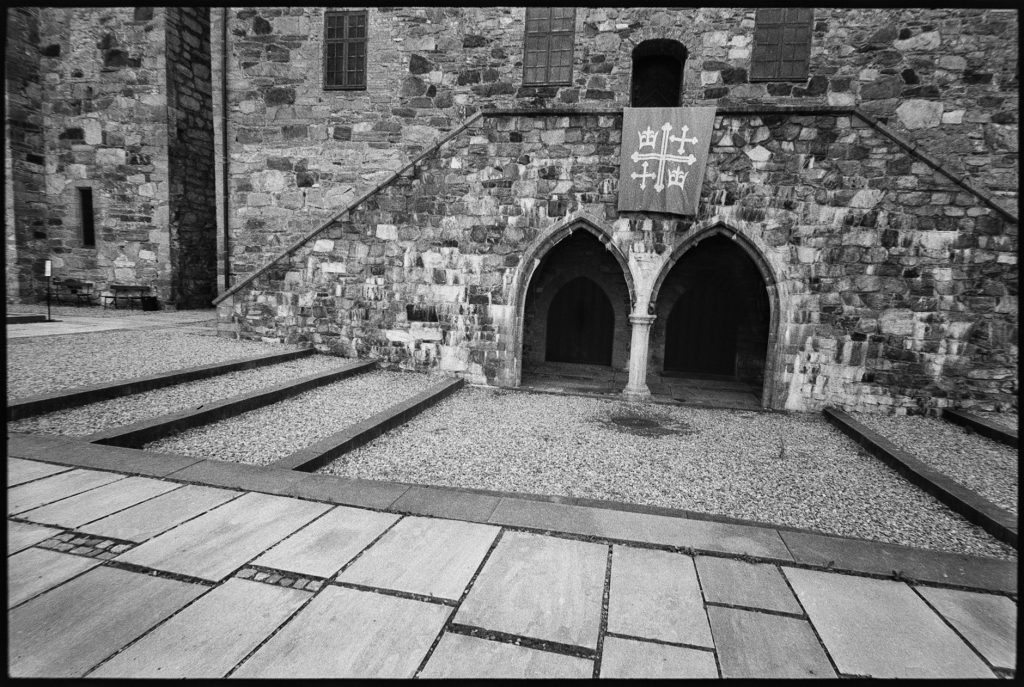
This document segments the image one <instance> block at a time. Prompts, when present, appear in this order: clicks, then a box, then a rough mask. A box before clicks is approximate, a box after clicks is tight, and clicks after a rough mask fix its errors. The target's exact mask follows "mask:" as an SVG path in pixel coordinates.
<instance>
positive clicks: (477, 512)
mask: <svg viewBox="0 0 1024 687" xmlns="http://www.w3.org/2000/svg"><path fill="white" fill-rule="evenodd" d="M499 500H501V497H500V496H489V495H486V494H473V493H470V492H465V491H460V490H457V489H443V488H438V487H421V486H411V487H409V489H408V491H406V492H405V493H404V494H402V496H401V497H400V498H399V499H398V500H397V501H395V502H394V503H393V504H391V508H392V509H393V510H396V511H399V512H402V513H413V514H414V515H432V516H435V517H438V518H453V519H455V520H471V521H473V522H487V519H488V518H490V517H491V514H492V513H493V512H494V509H495V508H496V507H497V505H498V501H499Z"/></svg>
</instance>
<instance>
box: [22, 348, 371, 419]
mask: <svg viewBox="0 0 1024 687" xmlns="http://www.w3.org/2000/svg"><path fill="white" fill-rule="evenodd" d="M351 363H352V361H351V360H346V359H344V358H338V357H336V356H329V355H312V356H309V357H307V358H299V359H298V360H289V361H287V362H283V363H277V364H275V365H268V366H266V367H261V368H257V369H255V370H239V371H237V372H229V373H227V374H223V375H218V376H216V377H211V378H209V379H202V380H198V381H195V382H187V383H185V384H176V385H174V386H169V387H164V388H162V389H154V390H152V391H145V392H143V393H139V394H132V395H130V396H123V397H121V398H114V399H111V400H109V401H99V402H97V403H90V404H89V405H85V406H79V407H77V408H69V409H67V410H58V411H54V412H52V413H46V414H44V415H35V416H33V417H28V418H25V419H23V420H17V421H15V422H8V423H7V428H8V429H9V430H11V431H14V432H29V433H33V434H63V435H69V436H85V435H87V434H92V433H93V432H99V431H101V430H104V429H106V428H108V427H118V426H120V425H127V424H131V423H133V422H138V421H140V420H145V419H148V418H152V417H156V416H158V415H163V414H164V413H171V412H174V411H177V410H182V409H184V408H188V407H189V406H195V405H198V404H200V403H208V402H210V401H217V400H221V399H224V398H229V397H231V396H235V395H238V394H244V393H248V392H251V391H256V390H258V389H264V388H267V387H270V386H274V385H276V384H283V383H285V382H289V381H293V380H295V379H298V378H299V377H305V376H306V375H311V374H316V373H318V372H327V371H328V370H332V369H337V368H339V367H344V366H346V365H350V364H351Z"/></svg>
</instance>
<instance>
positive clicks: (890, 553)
mask: <svg viewBox="0 0 1024 687" xmlns="http://www.w3.org/2000/svg"><path fill="white" fill-rule="evenodd" d="M8 455H10V456H14V457H18V458H24V459H28V460H38V461H43V462H48V463H55V464H59V465H72V466H76V467H82V468H92V469H98V470H107V471H113V472H121V473H127V474H134V475H144V476H150V477H160V478H165V479H170V480H173V481H177V482H184V483H195V484H205V485H209V486H215V487H222V488H228V489H238V490H244V491H254V492H262V493H267V494H276V495H279V496H288V497H293V498H301V499H307V500H314V501H321V502H325V503H332V504H336V505H345V506H354V507H358V508H369V509H374V510H381V511H389V512H399V513H406V514H412V515H422V516H427V517H442V518H448V519H454V520H465V521H470V522H480V523H486V524H493V525H499V526H505V527H510V528H514V529H524V530H532V531H537V532H546V533H555V534H562V535H567V536H570V537H577V538H586V539H590V540H599V541H605V542H614V543H626V544H634V545H636V544H639V545H642V546H649V547H655V548H663V549H671V550H682V551H686V552H688V553H691V554H701V555H712V556H719V557H723V556H724V557H733V558H741V559H743V560H749V561H758V562H768V563H776V564H783V565H789V566H794V567H805V568H814V569H822V570H828V571H831V572H838V573H848V574H856V575H867V576H873V577H886V578H890V579H891V578H895V579H901V580H906V581H914V582H919V583H924V584H934V585H941V586H947V587H956V588H961V589H970V590H977V591H987V592H993V593H999V594H1009V595H1016V594H1017V562H1016V561H1006V560H1000V559H995V558H985V557H979V556H969V555H965V554H957V553H948V552H942V551H930V550H927V549H919V548H914V547H909V546H903V545H899V544H887V543H880V542H873V541H869V540H864V539H853V538H846V537H839V536H833V535H827V534H819V533H814V532H810V531H795V530H791V529H785V528H781V527H779V528H776V527H774V526H770V525H764V524H762V523H749V524H747V523H746V522H745V521H742V520H736V519H733V518H718V517H717V516H713V515H707V514H702V517H701V518H700V519H696V518H693V517H690V516H689V515H688V514H687V513H686V512H684V511H673V510H672V509H658V512H657V513H654V512H637V510H632V511H630V510H621V509H620V508H619V507H618V504H614V503H610V502H602V501H598V500H589V499H588V500H586V502H585V503H586V505H581V503H583V500H582V499H570V498H565V497H540V496H532V497H523V496H522V495H519V494H514V493H503V492H487V493H481V492H480V490H469V489H459V488H452V487H437V486H421V485H411V484H403V483H397V482H386V481H378V480H367V479H360V478H353V477H338V476H334V475H321V474H316V473H306V472H300V471H297V470H282V469H280V468H274V467H265V466H257V465H248V464H243V463H231V462H225V461H216V460H204V459H201V458H195V457H191V456H183V455H178V454H171V453H156V452H151V451H143V450H140V449H133V448H122V447H115V446H104V445H100V444H93V443H87V442H84V441H82V440H81V439H77V438H70V437H62V436H44V435H32V434H19V433H14V432H9V433H8ZM636 508H642V507H634V509H636Z"/></svg>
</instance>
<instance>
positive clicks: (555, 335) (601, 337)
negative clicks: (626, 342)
mask: <svg viewBox="0 0 1024 687" xmlns="http://www.w3.org/2000/svg"><path fill="white" fill-rule="evenodd" d="M547 330H548V331H547V345H546V347H545V348H546V350H547V360H549V361H551V362H558V363H585V364H592V365H611V364H612V337H613V336H614V330H615V313H614V312H613V311H612V304H611V303H610V302H609V301H608V296H606V295H605V293H604V290H603V289H602V288H601V287H600V286H598V285H597V283H596V282H594V280H593V279H589V278H588V277H577V278H576V279H573V280H572V281H570V282H569V283H567V284H566V285H565V286H563V287H562V288H561V289H559V290H558V294H557V295H556V296H555V297H554V299H552V301H551V307H550V308H549V309H548V327H547Z"/></svg>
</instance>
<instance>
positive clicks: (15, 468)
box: [7, 456, 71, 488]
mask: <svg viewBox="0 0 1024 687" xmlns="http://www.w3.org/2000/svg"><path fill="white" fill-rule="evenodd" d="M70 469H71V468H69V467H68V466H66V465H51V464H49V463H40V462H39V461H36V460H24V459H22V458H12V457H10V456H8V457H7V487H8V488H10V487H14V486H17V485H19V484H24V483H25V482H31V481H32V480H36V479H40V478H41V477H49V476H50V475H56V474H57V473H59V472H67V471H68V470H70Z"/></svg>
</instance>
